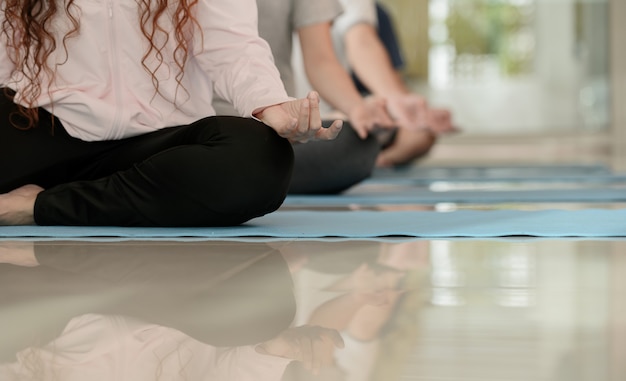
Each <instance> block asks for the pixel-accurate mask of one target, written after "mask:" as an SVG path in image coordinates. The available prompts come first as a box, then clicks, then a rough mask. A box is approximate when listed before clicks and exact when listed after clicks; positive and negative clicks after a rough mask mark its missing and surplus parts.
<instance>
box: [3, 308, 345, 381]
mask: <svg viewBox="0 0 626 381" xmlns="http://www.w3.org/2000/svg"><path fill="white" fill-rule="evenodd" d="M342 345H343V342H342V340H341V337H340V336H339V334H338V333H337V332H336V331H333V330H330V329H325V328H321V327H298V328H290V329H287V330H285V331H283V332H281V333H280V334H279V335H278V336H277V337H275V338H272V339H270V340H267V341H265V342H262V343H259V344H255V345H246V346H237V347H215V346H212V345H207V344H205V343H202V342H200V341H197V340H195V339H193V338H192V337H190V336H188V335H185V334H184V333H182V332H180V331H177V330H175V329H172V328H169V327H164V326H159V325H154V324H146V323H144V322H141V321H137V320H134V319H130V318H128V317H122V316H115V315H109V316H106V315H97V314H86V315H82V316H78V317H76V318H73V319H72V320H71V321H70V322H69V323H68V324H67V326H66V327H65V328H64V330H63V332H61V334H60V335H59V337H57V338H55V339H54V340H53V341H51V342H50V343H47V344H46V345H42V346H38V347H30V348H27V349H24V350H23V351H21V352H20V353H18V355H17V361H15V362H13V363H7V364H0V378H2V380H4V381H18V380H26V379H28V380H38V379H41V380H50V379H56V377H60V379H62V380H64V381H74V380H76V381H78V380H81V381H82V380H86V379H88V380H103V381H105V380H106V381H108V380H120V381H123V380H129V381H152V380H155V379H164V380H214V381H247V380H259V381H279V380H280V379H281V378H282V377H283V374H284V372H285V368H286V367H287V365H288V364H289V363H290V362H291V361H293V360H296V361H299V362H300V363H301V364H302V366H303V367H305V368H306V369H310V370H311V371H312V372H318V370H319V369H320V368H321V367H322V366H324V365H327V364H328V363H329V362H330V359H331V358H332V353H333V351H332V350H333V349H334V348H335V347H341V346H342Z"/></svg>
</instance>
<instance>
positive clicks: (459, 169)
mask: <svg viewBox="0 0 626 381" xmlns="http://www.w3.org/2000/svg"><path fill="white" fill-rule="evenodd" d="M440 181H444V182H493V181H499V182H505V181H509V182H518V181H524V182H528V181H534V182H563V183H596V184H612V183H625V182H626V174H624V173H623V174H615V173H612V172H611V170H610V169H609V168H608V167H606V166H604V165H543V166H541V165H540V166H449V167H406V168H393V169H392V168H378V169H376V170H374V172H373V174H372V176H371V177H370V178H369V179H367V180H366V181H365V183H375V184H415V185H423V184H431V183H433V182H440Z"/></svg>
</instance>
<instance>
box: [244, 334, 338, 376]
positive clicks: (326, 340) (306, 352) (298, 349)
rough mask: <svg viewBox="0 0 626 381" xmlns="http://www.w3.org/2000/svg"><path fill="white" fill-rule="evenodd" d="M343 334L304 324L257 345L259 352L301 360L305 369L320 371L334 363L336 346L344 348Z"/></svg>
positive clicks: (314, 371)
mask: <svg viewBox="0 0 626 381" xmlns="http://www.w3.org/2000/svg"><path fill="white" fill-rule="evenodd" d="M343 346H344V344H343V339H342V338H341V335H339V333H338V332H337V331H336V330H334V329H329V328H324V327H319V326H310V325H304V326H300V327H293V328H289V329H286V330H284V331H283V332H281V333H280V334H279V335H278V336H277V337H275V338H273V339H270V340H268V341H266V342H264V343H261V344H259V345H257V347H256V350H257V352H259V353H262V354H267V355H272V356H279V357H283V358H287V359H292V360H296V361H301V362H302V365H303V366H304V368H305V369H308V370H310V371H312V372H313V373H317V372H319V370H320V368H321V367H323V366H329V365H332V364H333V352H334V350H335V348H343Z"/></svg>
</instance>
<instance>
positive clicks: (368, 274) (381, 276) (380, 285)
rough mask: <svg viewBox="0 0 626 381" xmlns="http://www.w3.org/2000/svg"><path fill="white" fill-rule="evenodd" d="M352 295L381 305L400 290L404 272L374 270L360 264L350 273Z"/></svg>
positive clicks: (367, 302) (368, 302)
mask: <svg viewBox="0 0 626 381" xmlns="http://www.w3.org/2000/svg"><path fill="white" fill-rule="evenodd" d="M351 277H352V282H353V290H352V294H353V295H354V297H355V298H356V299H357V300H358V301H360V302H362V303H365V304H370V305H374V306H382V305H386V304H389V303H390V301H392V300H394V298H396V297H397V295H398V294H400V293H402V292H403V291H402V290H398V285H399V283H400V280H401V279H402V278H403V277H404V273H403V272H401V271H395V270H382V271H380V270H378V271H377V270H374V269H372V268H371V267H370V266H368V265H367V264H362V265H361V266H359V268H358V269H356V270H355V271H354V272H353V273H352V275H351Z"/></svg>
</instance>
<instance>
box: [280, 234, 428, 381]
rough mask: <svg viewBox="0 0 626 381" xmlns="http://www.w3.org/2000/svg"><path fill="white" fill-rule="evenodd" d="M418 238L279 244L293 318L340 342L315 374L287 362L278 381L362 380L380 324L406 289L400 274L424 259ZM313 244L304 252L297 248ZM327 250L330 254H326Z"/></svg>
mask: <svg viewBox="0 0 626 381" xmlns="http://www.w3.org/2000/svg"><path fill="white" fill-rule="evenodd" d="M424 244H427V242H424V241H421V242H420V241H411V242H401V243H383V244H380V243H372V242H362V243H355V242H350V243H346V244H345V245H344V244H342V243H340V242H339V243H333V244H332V245H328V244H324V243H312V242H307V243H305V244H304V245H303V246H302V247H300V244H299V243H297V242H296V243H289V244H287V245H285V246H283V247H281V248H280V250H281V253H282V254H283V256H285V258H286V259H287V261H288V262H290V261H293V262H294V263H296V264H297V265H295V266H294V265H291V266H290V268H291V269H292V271H293V270H297V272H296V273H295V274H294V284H295V286H296V299H297V303H298V309H297V315H296V322H297V323H298V324H312V325H319V326H323V327H327V328H332V329H336V330H338V331H339V332H340V333H341V335H342V338H343V339H344V343H345V348H344V349H342V350H341V351H335V353H334V359H333V367H330V368H325V369H324V370H323V372H322V373H321V374H320V376H319V377H311V375H309V374H307V373H306V372H303V369H302V368H301V367H300V366H299V364H292V365H290V366H289V368H288V369H287V371H286V376H285V378H283V381H303V380H314V379H315V380H337V381H339V380H341V381H347V380H352V381H362V380H368V379H370V377H371V374H372V372H373V370H374V367H375V363H376V360H377V359H378V357H379V356H380V355H381V343H382V341H381V340H382V339H383V336H384V331H385V328H386V327H389V324H390V322H391V321H392V320H393V319H394V318H395V316H396V314H397V313H398V305H399V304H400V303H401V302H402V300H404V295H406V292H407V291H409V288H408V287H407V284H406V283H405V282H406V277H407V276H408V275H411V274H412V273H413V272H414V271H416V270H417V269H420V268H423V267H424V266H425V265H426V264H427V262H426V261H427V258H428V251H427V250H424V249H425V248H426V249H427V247H424V246H423V245H424ZM304 248H306V249H307V250H311V249H313V250H312V251H311V252H314V253H315V255H306V253H305V252H303V249H304ZM330 256H332V260H330V259H331V258H330Z"/></svg>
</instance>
